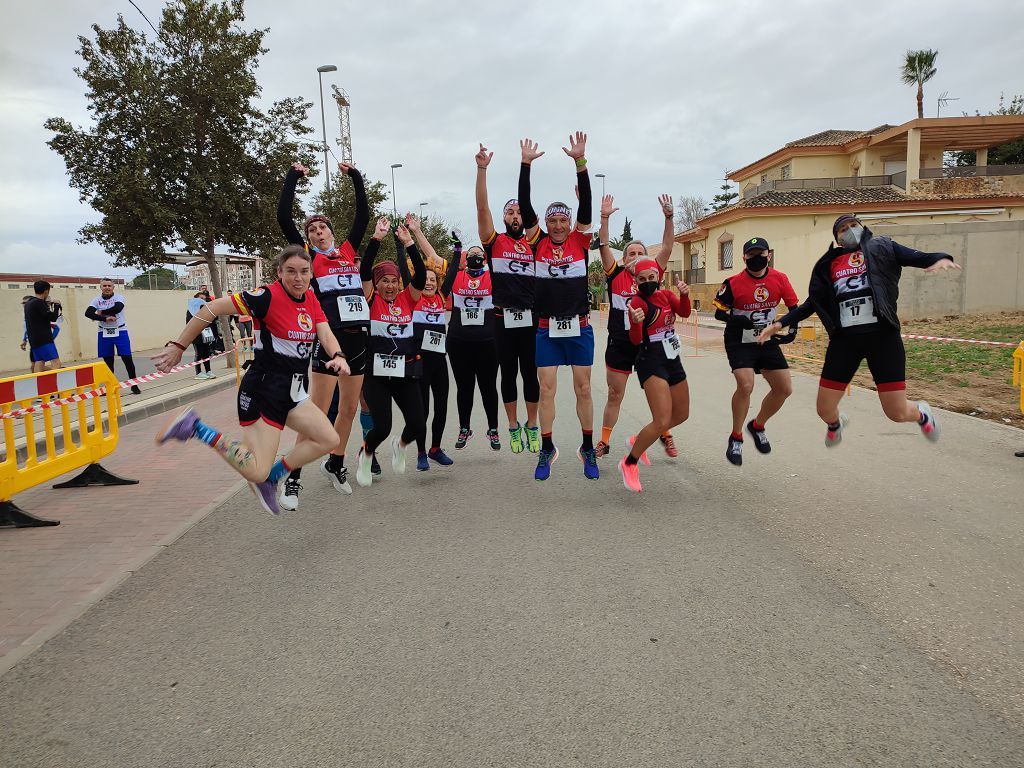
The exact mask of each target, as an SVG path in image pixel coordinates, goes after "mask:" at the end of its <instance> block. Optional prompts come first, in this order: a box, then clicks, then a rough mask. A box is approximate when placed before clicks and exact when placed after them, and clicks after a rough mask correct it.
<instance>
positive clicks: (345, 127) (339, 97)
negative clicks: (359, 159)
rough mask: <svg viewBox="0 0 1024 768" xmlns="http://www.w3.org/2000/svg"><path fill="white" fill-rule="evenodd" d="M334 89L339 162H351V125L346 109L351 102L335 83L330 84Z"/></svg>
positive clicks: (347, 109)
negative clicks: (337, 123)
mask: <svg viewBox="0 0 1024 768" xmlns="http://www.w3.org/2000/svg"><path fill="white" fill-rule="evenodd" d="M331 90H332V91H334V100H335V101H336V102H337V103H338V120H339V121H340V122H341V132H340V133H341V135H340V136H339V137H338V139H337V142H338V146H339V147H341V162H343V163H347V164H349V165H351V164H352V127H351V126H350V125H349V121H348V111H349V108H350V107H351V106H352V104H351V103H350V102H349V100H348V94H347V93H345V91H343V90H342V89H341V88H339V87H338V86H336V85H332V86H331Z"/></svg>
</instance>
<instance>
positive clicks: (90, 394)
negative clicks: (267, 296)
mask: <svg viewBox="0 0 1024 768" xmlns="http://www.w3.org/2000/svg"><path fill="white" fill-rule="evenodd" d="M234 351H235V350H234V348H233V347H232V348H231V349H229V350H227V351H226V352H218V353H217V354H216V355H211V356H210V357H207V358H205V359H203V360H196V361H194V362H191V363H182V364H181V365H176V366H175V367H174V368H171V370H169V371H168V372H167V373H161V372H160V371H157V372H156V373H147V374H145V375H144V376H137V377H135V378H134V379H128V380H127V381H121V382H118V388H119V389H129V388H130V387H133V386H135V385H136V384H139V383H141V382H146V381H155V380H156V379H162V378H163V377H164V376H167V375H169V374H172V373H177V372H178V371H184V370H187V369H189V368H191V367H192V366H194V365H198V364H200V363H205V362H208V361H210V360H216V359H217V358H218V357H224V355H230V354H231V353H233V352H234ZM72 386H73V385H72ZM105 394H107V388H106V387H99V388H98V389H90V390H88V391H86V392H79V393H76V394H74V395H69V396H67V397H62V398H60V399H59V400H50V401H49V402H43V403H40V404H39V405H32V406H29V407H28V408H19V409H17V410H15V411H11V412H10V413H0V420H2V419H18V418H21V417H23V416H25V415H27V414H30V413H39V412H41V411H48V410H51V409H53V408H58V407H60V406H62V405H67V404H68V403H79V402H81V401H83V400H91V399H92V398H94V397H103V395H105ZM29 397H32V395H29ZM18 399H25V398H20V397H19V398H18Z"/></svg>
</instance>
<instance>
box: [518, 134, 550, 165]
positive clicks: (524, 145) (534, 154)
mask: <svg viewBox="0 0 1024 768" xmlns="http://www.w3.org/2000/svg"><path fill="white" fill-rule="evenodd" d="M519 149H520V150H521V151H522V153H523V162H524V163H526V164H527V165H529V164H530V163H532V162H533V161H534V160H536V159H537V158H538V157H540V156H541V155H543V154H544V153H543V152H541V151H540V149H539V148H538V144H537V142H536V141H532V140H531V139H523V140H521V141H520V142H519Z"/></svg>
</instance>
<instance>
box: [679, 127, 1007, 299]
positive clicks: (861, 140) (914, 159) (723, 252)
mask: <svg viewBox="0 0 1024 768" xmlns="http://www.w3.org/2000/svg"><path fill="white" fill-rule="evenodd" d="M1021 137H1024V116H1018V115H998V116H986V117H953V118H919V119H917V120H912V121H910V122H908V123H904V124H903V125H899V126H891V125H881V126H878V127H877V128H873V129H871V130H868V131H848V130H827V131H822V132H821V133H816V134H814V135H813V136H808V137H806V138H803V139H798V140H796V141H792V142H790V143H789V144H786V145H785V146H784V147H782V148H781V149H779V150H777V151H775V152H773V153H772V154H770V155H768V156H766V157H762V158H761V159H759V160H756V161H755V162H753V163H750V164H749V165H746V166H744V167H742V168H740V169H738V170H736V171H733V172H732V173H730V174H729V176H728V177H729V179H731V180H732V181H734V182H736V184H737V185H738V186H739V191H740V197H739V199H738V201H737V202H736V203H734V204H733V205H731V206H729V207H728V208H724V209H722V210H719V211H715V212H714V213H711V214H710V215H708V216H705V217H704V218H702V219H700V220H699V221H698V222H697V224H696V226H695V227H694V228H693V229H690V230H687V231H686V232H682V233H680V234H679V235H677V236H676V242H677V244H678V247H679V248H680V249H681V258H682V261H683V264H682V266H683V269H684V279H685V280H686V281H687V282H688V283H690V284H691V285H692V286H693V290H692V295H693V296H694V297H695V298H699V299H701V303H702V305H703V304H705V303H708V304H709V303H710V299H711V298H712V297H713V295H714V292H715V291H716V290H717V288H718V286H719V285H720V284H721V282H722V280H723V279H725V278H726V277H728V276H729V275H732V274H735V273H736V272H738V271H740V269H742V266H743V261H742V258H741V254H740V253H739V250H740V248H741V247H742V245H743V243H744V242H745V241H746V240H748V239H750V238H751V237H755V236H758V237H763V238H765V239H767V240H768V242H769V244H770V245H771V247H772V249H773V251H774V254H775V261H774V266H776V267H777V268H778V269H780V270H782V271H784V272H786V273H788V275H789V276H790V279H791V280H792V282H793V285H794V287H796V288H797V292H798V294H800V295H801V296H802V295H803V294H804V293H805V291H806V286H807V282H808V279H809V277H810V272H811V267H812V266H813V265H814V262H815V261H816V260H817V259H818V257H819V256H821V254H822V253H824V252H825V250H826V249H827V248H828V246H829V244H830V243H831V241H832V222H833V221H834V219H835V217H836V216H838V215H839V214H840V213H855V214H857V215H858V216H859V217H860V218H861V220H862V221H863V222H864V223H865V224H866V225H867V226H868V227H869V228H871V229H872V230H873V231H874V232H876V233H880V234H886V235H889V236H890V237H894V238H895V239H897V240H899V241H900V242H903V243H904V244H906V245H908V246H910V247H915V248H919V249H920V250H928V251H944V252H947V253H951V254H953V256H954V257H955V258H956V260H957V261H958V262H961V263H962V264H963V266H964V273H963V274H962V275H959V276H958V278H957V280H959V281H960V284H959V285H958V286H955V287H956V288H957V290H952V291H940V292H939V293H941V294H942V295H941V296H938V295H936V296H932V297H930V298H929V301H930V302H931V304H928V302H925V303H924V305H922V306H920V307H918V306H917V304H915V302H914V301H913V300H911V301H910V302H909V303H910V304H912V305H914V307H915V308H916V311H917V312H918V313H919V314H920V313H927V312H929V311H936V312H939V311H941V312H950V313H958V312H965V311H978V310H982V309H986V310H987V309H999V308H1001V309H1019V308H1024V165H1007V166H990V165H988V164H987V155H988V148H989V147H993V146H998V145H1000V144H1003V143H1006V142H1008V141H1013V140H1015V139H1019V138H1021ZM961 150H975V151H976V152H977V165H975V166H970V167H958V168H943V165H942V159H943V153H944V152H949V151H961ZM673 255H675V254H673ZM1007 279H1010V280H1011V281H1013V283H1014V284H1013V285H1012V286H1009V287H1007V286H1005V285H1004V289H1005V290H1004V291H1003V294H1002V295H1001V296H1000V297H999V298H998V300H993V299H992V298H991V296H988V297H986V296H985V295H984V291H983V290H982V289H981V286H982V285H983V282H984V281H986V280H993V281H995V282H1002V283H1006V281H1007ZM989 285H990V286H991V283H989ZM911 290H912V288H911ZM911 299H913V297H911ZM979 302H980V303H979ZM993 302H994V303H993ZM907 303H908V302H901V306H904V305H905V304H907ZM947 305H948V306H947ZM997 305H998V306H997Z"/></svg>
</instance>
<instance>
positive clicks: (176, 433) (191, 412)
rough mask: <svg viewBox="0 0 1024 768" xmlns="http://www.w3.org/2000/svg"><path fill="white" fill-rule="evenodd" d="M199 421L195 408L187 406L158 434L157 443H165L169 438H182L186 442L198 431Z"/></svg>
mask: <svg viewBox="0 0 1024 768" xmlns="http://www.w3.org/2000/svg"><path fill="white" fill-rule="evenodd" d="M197 423H199V414H198V413H196V409H195V408H186V409H185V410H183V411H182V412H181V413H179V414H178V415H177V416H174V417H172V418H171V420H170V421H169V422H167V424H166V426H164V428H163V429H162V430H160V431H159V432H157V435H156V444H157V445H163V444H164V443H166V442H167V441H168V440H180V441H182V442H185V441H186V440H188V439H190V438H191V437H192V436H193V435H195V433H196V424H197Z"/></svg>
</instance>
